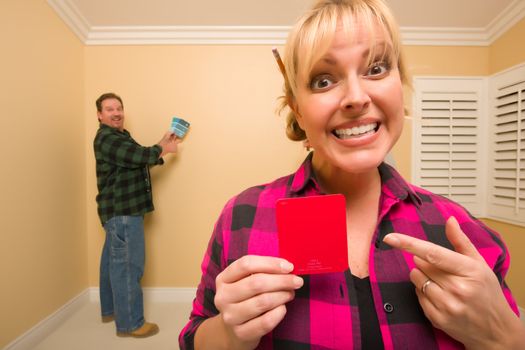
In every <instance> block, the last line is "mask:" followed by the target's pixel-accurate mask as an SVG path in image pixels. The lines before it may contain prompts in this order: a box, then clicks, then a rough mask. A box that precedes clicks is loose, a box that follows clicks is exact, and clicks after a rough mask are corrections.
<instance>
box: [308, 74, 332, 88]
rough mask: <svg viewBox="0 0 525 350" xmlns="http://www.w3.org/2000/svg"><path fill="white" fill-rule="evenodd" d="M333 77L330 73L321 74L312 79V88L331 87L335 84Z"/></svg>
mask: <svg viewBox="0 0 525 350" xmlns="http://www.w3.org/2000/svg"><path fill="white" fill-rule="evenodd" d="M333 83H334V82H333V79H332V77H331V76H329V75H325V74H324V75H319V76H317V77H315V78H313V79H312V81H311V82H310V88H311V89H312V90H323V89H326V88H328V87H330V86H331V85H332V84H333Z"/></svg>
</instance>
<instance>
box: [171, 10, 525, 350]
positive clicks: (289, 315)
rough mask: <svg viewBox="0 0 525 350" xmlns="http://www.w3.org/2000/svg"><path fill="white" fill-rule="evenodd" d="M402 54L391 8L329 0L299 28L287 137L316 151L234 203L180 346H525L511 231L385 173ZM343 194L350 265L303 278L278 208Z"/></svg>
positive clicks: (394, 132) (290, 70) (220, 225)
mask: <svg viewBox="0 0 525 350" xmlns="http://www.w3.org/2000/svg"><path fill="white" fill-rule="evenodd" d="M400 50H401V44H400V39H399V34H398V29H397V27H396V24H395V21H394V19H393V17H392V15H391V13H390V10H389V9H388V8H387V7H386V6H385V4H384V3H382V2H381V0H321V1H318V2H317V3H316V4H315V5H314V7H313V8H312V10H311V11H309V12H307V13H306V14H305V15H304V16H303V17H302V18H301V19H300V20H299V21H298V23H297V24H296V25H295V27H294V29H293V30H292V32H291V33H290V36H289V38H288V41H287V45H286V49H285V64H284V69H283V71H285V98H284V101H285V104H287V105H288V107H290V113H289V115H288V119H287V123H288V125H287V126H288V129H287V134H288V136H289V138H291V139H292V140H296V141H306V142H307V144H308V145H309V146H311V147H312V148H313V149H314V150H315V151H313V152H311V153H310V154H309V155H308V157H307V159H306V160H305V161H304V163H303V164H302V166H301V167H300V168H299V169H298V170H297V172H296V173H294V174H291V175H289V176H286V177H283V178H280V179H277V180H275V181H274V182H272V183H269V184H266V185H262V186H256V187H253V188H250V189H247V190H246V191H244V192H242V193H241V194H239V195H237V196H235V197H234V198H232V199H231V200H230V201H229V202H228V203H227V204H226V206H225V208H224V209H223V212H222V214H221V216H220V218H219V220H218V221H217V223H216V226H215V229H214V233H213V236H212V238H211V240H210V244H209V246H208V250H207V253H206V256H205V258H204V261H203V264H202V270H203V276H202V280H201V283H200V285H199V288H198V292H197V297H196V299H195V301H194V305H193V311H192V314H191V317H190V322H189V323H188V325H187V326H186V327H185V328H184V329H183V331H182V332H181V335H180V337H179V341H180V345H181V348H182V349H190V348H195V349H254V348H257V349H310V348H311V349H381V348H386V349H462V348H464V347H465V348H468V349H489V348H490V349H496V348H502V349H503V348H504V349H519V348H521V349H523V348H525V330H524V327H523V325H522V324H521V322H520V320H519V318H518V316H517V315H516V314H517V312H518V311H517V307H516V304H515V302H514V300H513V298H512V296H511V293H510V291H509V289H508V288H507V286H506V284H505V282H504V277H505V274H506V272H507V269H508V266H509V256H508V252H507V249H506V247H505V245H504V243H503V242H502V240H501V238H500V237H499V235H498V234H496V233H495V232H493V231H491V230H490V229H489V228H487V227H486V226H485V225H483V224H482V223H481V222H479V221H478V220H476V219H474V218H472V217H471V216H470V215H469V214H468V213H467V212H466V210H465V209H463V208H462V207H461V206H459V205H458V204H456V203H453V202H451V201H449V200H447V199H445V198H442V197H440V196H436V195H434V194H432V193H430V192H428V191H425V190H423V189H420V188H417V187H415V186H413V185H410V184H408V183H406V182H405V181H404V180H403V179H402V178H401V176H400V175H399V174H398V173H397V172H396V171H395V170H394V169H393V168H391V167H389V166H388V165H386V164H385V163H383V160H384V158H385V157H386V155H387V154H388V152H389V151H390V150H391V149H392V147H393V145H394V144H395V142H396V141H397V139H398V138H399V136H400V134H401V131H402V127H403V120H404V119H403V118H404V104H403V93H402V90H403V89H402V88H403V84H404V83H407V81H408V79H407V76H406V72H405V69H404V67H403V60H402V57H401V52H400ZM332 193H340V194H343V195H344V196H345V198H346V213H347V218H346V219H347V241H348V257H349V258H348V263H349V269H348V270H346V271H344V272H341V273H326V274H316V275H309V276H302V277H298V276H295V275H293V274H291V273H290V272H291V271H292V269H293V266H292V265H291V264H290V263H289V262H287V261H286V260H284V259H281V258H278V241H277V235H276V225H275V202H276V201H277V199H280V198H284V197H303V196H312V195H323V194H332ZM392 232H399V233H402V234H399V233H393V234H390V233H392Z"/></svg>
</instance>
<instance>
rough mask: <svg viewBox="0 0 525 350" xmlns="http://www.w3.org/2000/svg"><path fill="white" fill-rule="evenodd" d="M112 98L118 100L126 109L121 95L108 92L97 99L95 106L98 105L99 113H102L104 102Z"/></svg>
mask: <svg viewBox="0 0 525 350" xmlns="http://www.w3.org/2000/svg"><path fill="white" fill-rule="evenodd" d="M110 98H114V99H117V100H118V101H119V102H120V104H121V105H122V108H124V103H122V99H121V98H120V96H119V95H117V94H115V93H113V92H106V93H105V94H102V95H100V97H99V98H97V101H96V102H95V104H96V105H97V111H98V112H102V102H103V101H104V100H107V99H110Z"/></svg>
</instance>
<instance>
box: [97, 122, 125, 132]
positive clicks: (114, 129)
mask: <svg viewBox="0 0 525 350" xmlns="http://www.w3.org/2000/svg"><path fill="white" fill-rule="evenodd" d="M98 127H99V129H100V130H104V129H106V130H108V131H109V130H111V131H115V132H119V133H123V134H126V135H129V131H127V130H126V129H124V130H123V131H120V130H119V129H117V128H112V127H111V126H109V125H107V124H103V123H100V122H99V123H98Z"/></svg>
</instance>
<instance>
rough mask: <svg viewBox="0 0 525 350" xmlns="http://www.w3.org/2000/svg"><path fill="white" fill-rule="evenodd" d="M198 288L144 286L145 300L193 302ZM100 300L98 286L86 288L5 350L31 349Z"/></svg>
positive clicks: (4, 349)
mask: <svg viewBox="0 0 525 350" xmlns="http://www.w3.org/2000/svg"><path fill="white" fill-rule="evenodd" d="M196 291H197V288H143V292H144V301H145V302H161V303H163V302H165V303H178V302H180V303H183V302H188V303H191V302H192V301H193V298H195V293H196ZM98 301H99V289H98V287H91V288H87V289H85V290H84V291H83V292H82V293H80V294H79V295H77V296H76V297H74V298H73V299H71V300H70V301H68V302H67V303H66V304H64V305H63V306H62V307H60V308H59V309H58V310H57V311H55V312H53V313H52V314H51V315H49V316H48V317H46V318H45V319H43V320H42V321H40V322H39V323H38V324H37V325H35V326H34V327H32V328H31V329H30V330H28V331H27V332H25V333H24V334H22V335H21V336H20V337H18V338H16V339H15V340H14V341H12V342H11V343H9V344H8V345H7V346H6V347H5V348H3V350H31V349H33V348H34V347H35V346H36V345H37V344H39V343H40V342H42V340H44V339H45V338H46V337H47V336H48V335H50V334H51V333H53V332H54V331H55V330H56V329H57V328H58V327H59V326H60V325H61V324H62V323H63V322H64V321H65V320H66V319H67V318H69V317H70V316H72V315H73V314H74V313H75V312H76V311H78V310H79V309H80V308H81V307H82V306H84V305H85V304H87V303H94V302H97V303H98Z"/></svg>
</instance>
